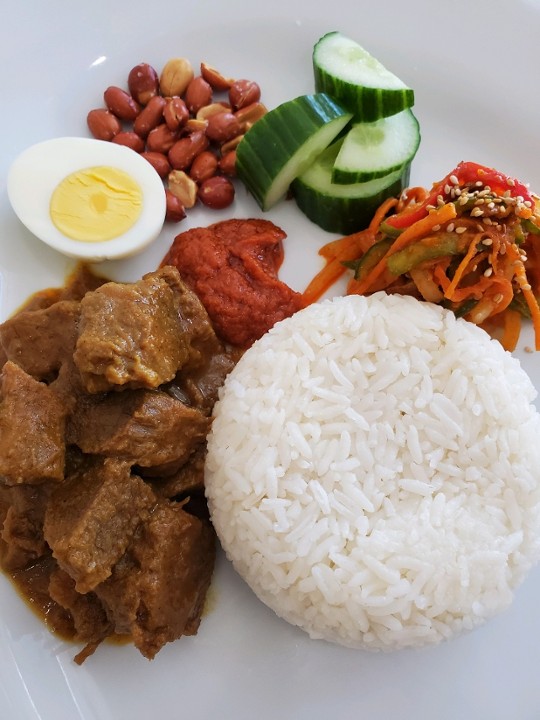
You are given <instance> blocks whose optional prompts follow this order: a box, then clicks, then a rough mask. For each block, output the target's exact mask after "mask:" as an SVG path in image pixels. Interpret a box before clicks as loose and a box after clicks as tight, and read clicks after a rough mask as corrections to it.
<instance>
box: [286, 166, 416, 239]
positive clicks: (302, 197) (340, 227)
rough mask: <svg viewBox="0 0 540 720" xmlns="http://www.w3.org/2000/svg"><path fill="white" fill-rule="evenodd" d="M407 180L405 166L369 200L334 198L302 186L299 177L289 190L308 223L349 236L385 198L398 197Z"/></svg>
mask: <svg viewBox="0 0 540 720" xmlns="http://www.w3.org/2000/svg"><path fill="white" fill-rule="evenodd" d="M409 177H410V165H407V166H406V167H405V168H404V169H403V173H402V174H401V175H400V176H399V177H398V178H397V180H395V181H394V182H393V183H391V184H389V185H388V186H387V187H383V188H382V189H381V190H380V191H379V192H378V193H376V194H375V195H370V196H369V197H357V198H354V197H336V196H333V195H330V194H326V193H322V192H319V191H318V190H317V189H315V188H313V187H311V186H309V185H306V184H305V183H304V182H303V181H302V178H297V179H296V180H295V181H294V183H293V184H292V188H291V189H292V193H293V197H294V199H295V201H296V204H297V205H298V207H299V208H300V210H301V211H302V212H303V213H304V215H305V216H306V217H307V218H308V219H309V220H311V221H312V222H314V223H315V224H316V225H318V226H319V227H320V228H322V229H323V230H327V231H328V232H332V233H339V234H340V235H350V234H351V233H354V232H358V231H359V230H364V229H365V228H367V226H368V225H369V223H370V222H371V220H372V218H373V215H374V214H375V212H376V210H377V208H378V207H379V206H380V205H381V204H382V203H383V202H384V201H385V200H386V199H387V198H389V197H395V196H397V195H399V194H400V193H401V191H402V190H403V189H404V188H405V187H407V185H408V183H409ZM340 187H343V186H340Z"/></svg>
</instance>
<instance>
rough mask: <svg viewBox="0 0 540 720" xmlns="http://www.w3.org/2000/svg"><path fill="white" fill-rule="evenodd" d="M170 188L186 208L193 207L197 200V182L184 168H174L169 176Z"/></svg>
mask: <svg viewBox="0 0 540 720" xmlns="http://www.w3.org/2000/svg"><path fill="white" fill-rule="evenodd" d="M167 181H168V184H169V190H170V192H172V194H173V195H175V196H176V197H177V198H178V199H179V200H180V202H181V203H182V205H183V206H184V207H185V208H188V209H189V208H192V207H193V206H194V205H195V203H196V202H197V183H196V182H195V181H194V180H192V179H191V178H190V177H189V175H187V174H186V173H185V172H184V171H183V170H172V171H171V172H170V173H169V176H168V178H167Z"/></svg>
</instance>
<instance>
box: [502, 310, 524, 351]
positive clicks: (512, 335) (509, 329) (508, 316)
mask: <svg viewBox="0 0 540 720" xmlns="http://www.w3.org/2000/svg"><path fill="white" fill-rule="evenodd" d="M520 332H521V315H520V314H519V313H518V312H517V310H508V309H507V310H505V312H504V330H503V334H502V337H501V340H500V343H501V345H502V346H503V348H504V349H505V350H509V351H510V352H512V350H515V349H516V345H517V342H518V340H519V334H520Z"/></svg>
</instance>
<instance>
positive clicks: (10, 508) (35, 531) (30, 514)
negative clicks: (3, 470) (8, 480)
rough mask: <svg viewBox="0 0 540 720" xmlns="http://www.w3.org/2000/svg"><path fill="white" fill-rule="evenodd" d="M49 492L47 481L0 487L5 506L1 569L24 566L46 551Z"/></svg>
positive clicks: (2, 524)
mask: <svg viewBox="0 0 540 720" xmlns="http://www.w3.org/2000/svg"><path fill="white" fill-rule="evenodd" d="M49 493H50V488H49V486H48V485H16V486H14V487H1V488H0V494H1V495H2V496H3V498H4V502H5V507H6V511H5V515H4V519H3V523H0V528H1V533H0V537H1V538H2V541H3V546H2V547H3V551H2V558H1V564H2V567H3V568H4V570H16V569H20V568H24V567H27V566H28V565H29V564H30V563H33V562H35V561H36V560H37V559H38V558H40V557H42V556H43V555H44V554H45V553H46V552H47V544H46V542H45V539H44V537H43V518H44V516H45V508H46V505H47V501H48V499H49Z"/></svg>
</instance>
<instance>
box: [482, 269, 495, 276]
mask: <svg viewBox="0 0 540 720" xmlns="http://www.w3.org/2000/svg"><path fill="white" fill-rule="evenodd" d="M490 275H493V268H491V267H488V268H486V269H485V270H484V277H490Z"/></svg>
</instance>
